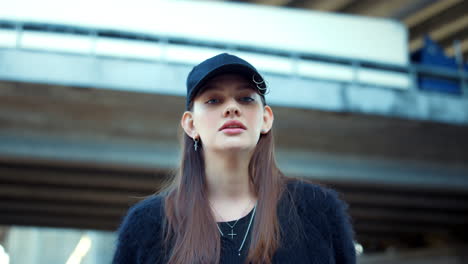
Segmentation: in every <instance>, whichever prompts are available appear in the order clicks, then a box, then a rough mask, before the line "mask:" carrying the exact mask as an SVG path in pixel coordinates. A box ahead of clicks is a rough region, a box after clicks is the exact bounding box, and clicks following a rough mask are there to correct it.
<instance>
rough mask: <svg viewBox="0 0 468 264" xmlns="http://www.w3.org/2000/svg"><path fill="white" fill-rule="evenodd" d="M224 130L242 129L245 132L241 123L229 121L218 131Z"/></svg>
mask: <svg viewBox="0 0 468 264" xmlns="http://www.w3.org/2000/svg"><path fill="white" fill-rule="evenodd" d="M224 129H242V130H246V129H247V128H246V127H245V126H244V124H242V122H240V121H237V120H230V121H227V122H226V123H224V125H223V126H222V127H221V128H220V129H219V130H220V131H221V130H224Z"/></svg>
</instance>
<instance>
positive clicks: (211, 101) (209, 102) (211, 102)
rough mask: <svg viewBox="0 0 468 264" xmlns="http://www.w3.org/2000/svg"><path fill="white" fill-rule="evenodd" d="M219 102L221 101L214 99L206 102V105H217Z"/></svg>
mask: <svg viewBox="0 0 468 264" xmlns="http://www.w3.org/2000/svg"><path fill="white" fill-rule="evenodd" d="M218 102H219V99H215V98H213V99H210V100H208V101H206V104H216V103H218Z"/></svg>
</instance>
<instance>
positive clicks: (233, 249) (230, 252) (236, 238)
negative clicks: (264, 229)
mask: <svg viewBox="0 0 468 264" xmlns="http://www.w3.org/2000/svg"><path fill="white" fill-rule="evenodd" d="M253 211H254V210H253V209H252V210H251V211H250V213H249V214H247V215H246V216H244V217H242V218H240V219H239V221H237V223H236V220H234V221H229V222H218V227H219V229H220V230H221V232H223V235H222V236H221V263H225V264H230V263H242V260H244V259H245V256H246V255H247V250H248V249H249V245H250V243H249V242H250V240H249V238H250V236H249V234H250V233H251V232H252V225H253V221H252V225H251V226H250V228H249V223H250V220H251V219H252V218H253V217H255V215H254V214H253ZM252 220H253V219H252ZM230 226H233V228H231V227H230ZM247 232H248V233H247ZM230 234H234V235H230ZM246 234H247V236H246ZM244 237H245V238H246V239H245V242H244V245H242V241H243V240H244ZM241 245H242V248H241ZM239 249H241V251H240V255H241V256H239Z"/></svg>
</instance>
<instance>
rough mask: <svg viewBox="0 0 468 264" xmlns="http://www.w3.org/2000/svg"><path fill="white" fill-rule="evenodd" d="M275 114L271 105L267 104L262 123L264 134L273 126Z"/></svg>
mask: <svg viewBox="0 0 468 264" xmlns="http://www.w3.org/2000/svg"><path fill="white" fill-rule="evenodd" d="M274 119H275V116H274V115H273V110H272V109H271V107H270V106H268V105H266V106H265V108H264V110H263V124H262V134H266V133H268V131H270V129H271V127H272V126H273V120H274Z"/></svg>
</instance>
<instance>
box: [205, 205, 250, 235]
mask: <svg viewBox="0 0 468 264" xmlns="http://www.w3.org/2000/svg"><path fill="white" fill-rule="evenodd" d="M210 205H211V207H212V208H213V210H214V211H215V212H216V214H217V215H218V216H219V218H221V221H222V222H223V223H225V224H226V225H228V226H229V227H230V228H231V229H234V227H235V226H236V225H237V222H239V220H240V219H241V218H242V217H240V218H237V220H236V222H235V223H234V224H233V225H230V224H229V222H225V221H224V219H223V217H222V216H221V214H220V213H219V212H218V210H216V208H215V207H214V206H213V205H212V204H211V202H210ZM249 206H250V203H249V204H248V205H247V207H246V208H245V209H244V211H242V214H243V213H244V212H245V210H246V209H247V208H249Z"/></svg>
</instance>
